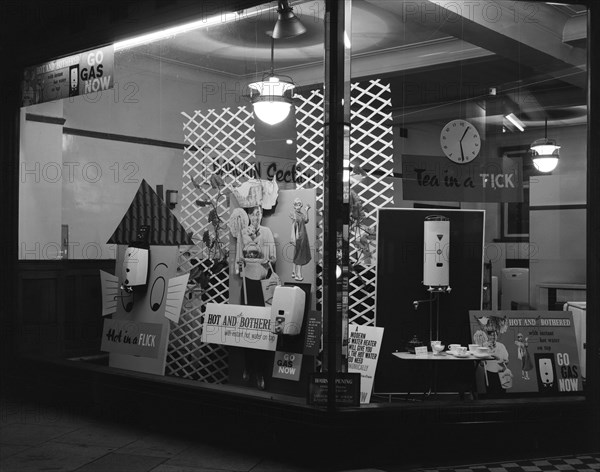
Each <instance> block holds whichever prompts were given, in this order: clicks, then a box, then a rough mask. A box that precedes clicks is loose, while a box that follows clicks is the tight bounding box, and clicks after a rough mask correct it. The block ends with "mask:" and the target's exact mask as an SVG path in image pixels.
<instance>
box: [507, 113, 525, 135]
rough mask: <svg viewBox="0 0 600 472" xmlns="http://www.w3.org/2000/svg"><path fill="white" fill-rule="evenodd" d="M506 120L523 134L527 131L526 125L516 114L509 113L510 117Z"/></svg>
mask: <svg viewBox="0 0 600 472" xmlns="http://www.w3.org/2000/svg"><path fill="white" fill-rule="evenodd" d="M505 118H506V119H507V120H508V121H510V122H511V123H512V124H513V125H515V127H516V128H517V129H518V130H519V131H521V132H523V131H525V125H524V124H523V122H522V121H521V120H519V119H518V118H517V117H516V116H515V114H514V113H509V114H508V115H506V116H505Z"/></svg>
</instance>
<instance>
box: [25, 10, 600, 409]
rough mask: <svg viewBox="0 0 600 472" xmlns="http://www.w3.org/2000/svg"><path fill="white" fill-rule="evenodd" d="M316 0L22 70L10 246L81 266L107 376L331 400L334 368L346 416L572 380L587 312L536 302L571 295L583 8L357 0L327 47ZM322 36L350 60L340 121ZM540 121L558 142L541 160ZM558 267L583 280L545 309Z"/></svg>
mask: <svg viewBox="0 0 600 472" xmlns="http://www.w3.org/2000/svg"><path fill="white" fill-rule="evenodd" d="M335 3H336V2H324V1H297V2H291V4H292V5H291V6H290V5H289V2H267V3H263V4H260V5H258V4H256V5H254V4H253V8H254V10H253V9H252V8H248V9H245V10H240V11H239V12H236V13H235V14H231V12H227V14H225V13H224V12H221V13H223V15H221V20H218V19H215V18H217V17H219V15H217V14H215V15H214V18H213V16H212V15H210V16H209V17H208V18H206V21H205V22H204V23H203V22H197V21H193V22H191V23H190V25H193V26H189V27H188V29H186V30H185V31H183V32H179V33H172V34H169V35H167V36H164V37H160V38H159V39H156V38H148V39H147V40H146V41H141V40H140V42H137V43H136V44H134V45H130V44H129V43H121V42H120V41H117V42H115V44H111V45H105V46H101V45H98V47H97V48H88V49H87V50H86V52H83V53H80V54H77V55H73V54H71V55H65V56H64V57H63V56H61V57H59V58H46V59H48V60H46V61H44V62H40V64H38V66H37V67H35V66H34V67H31V66H30V67H28V68H26V69H25V70H24V82H23V83H24V89H23V94H22V100H23V107H22V108H21V125H22V126H21V130H20V154H19V158H20V162H19V164H20V166H21V171H22V172H21V180H20V184H19V186H20V190H19V192H20V197H21V198H20V202H19V205H20V206H19V213H20V217H21V221H20V234H19V243H20V244H21V248H23V250H22V251H21V260H22V261H25V260H27V259H28V257H29V256H30V255H32V254H33V252H32V251H33V249H32V248H34V247H36V246H35V244H36V243H37V244H39V246H40V247H42V248H45V250H43V251H42V250H40V251H37V252H36V254H35V257H32V259H36V260H38V261H39V260H42V259H59V260H61V261H63V262H64V261H65V260H67V259H68V258H71V259H82V260H83V259H86V262H88V263H89V264H90V265H91V266H93V269H94V272H95V273H97V274H99V275H98V280H97V288H98V296H97V297H96V298H94V297H89V299H90V300H93V301H90V304H92V303H93V304H94V305H95V309H97V312H98V317H100V318H101V319H102V326H101V328H100V329H99V330H98V329H96V331H95V332H94V334H93V336H92V337H93V340H92V341H90V343H89V345H93V346H94V348H93V349H89V348H88V350H89V351H90V352H86V353H85V356H96V357H95V358H96V359H101V361H100V362H101V363H103V364H104V365H103V367H104V368H106V369H108V370H109V372H110V369H115V370H116V369H122V370H126V371H130V372H131V371H136V372H140V373H144V374H151V375H154V376H156V377H157V378H158V377H160V381H161V382H169V381H172V380H176V381H181V382H183V381H186V382H187V381H189V382H194V383H195V385H198V386H199V387H206V386H209V387H210V388H214V389H222V390H223V391H228V390H227V389H230V388H231V389H235V390H233V391H235V392H236V395H237V394H238V393H239V392H242V395H247V396H248V397H249V398H255V397H259V398H269V401H272V402H278V401H280V402H282V403H285V402H290V403H294V404H302V405H303V406H305V405H307V404H311V405H316V406H318V407H320V406H329V407H330V408H331V407H332V405H331V402H332V395H331V392H330V391H328V389H327V384H328V382H330V381H331V380H335V381H336V382H339V385H340V386H339V387H336V389H338V390H339V392H338V400H339V401H340V404H341V405H342V406H357V405H361V406H360V407H359V408H362V409H363V410H366V409H367V408H366V405H367V404H375V403H377V404H378V405H377V406H382V407H386V408H387V407H389V408H393V407H394V406H395V404H394V402H395V401H396V400H398V399H400V400H399V401H404V399H406V398H409V399H411V400H412V399H413V398H411V397H410V394H413V393H414V392H419V393H422V392H426V393H427V395H425V396H426V397H427V396H428V395H429V393H431V392H433V391H435V393H440V394H443V395H445V396H442V399H441V401H444V400H445V399H451V400H452V401H454V400H461V401H465V397H467V399H468V401H472V402H474V403H475V404H477V405H481V404H483V405H485V403H480V402H485V401H487V400H488V399H489V398H495V399H497V397H502V395H504V394H505V393H506V394H510V395H507V396H508V397H510V398H516V397H519V398H524V399H527V400H529V399H531V398H539V397H553V396H561V397H568V395H562V394H563V393H571V394H573V396H575V395H578V396H584V397H585V395H587V394H588V392H587V391H586V388H588V385H589V383H587V381H586V382H584V380H586V378H591V377H590V376H592V375H593V373H592V372H593V369H590V363H589V359H588V363H587V371H585V370H584V369H585V367H586V362H585V361H586V359H584V358H582V357H581V356H582V353H585V350H586V349H585V344H584V341H582V339H586V329H585V326H586V323H585V321H584V323H580V318H581V317H582V316H583V317H585V316H587V315H585V314H584V315H580V314H578V315H577V316H576V318H575V319H574V318H573V317H572V316H571V314H570V313H569V312H568V311H560V312H559V311H555V310H556V307H559V308H561V310H562V307H563V305H564V304H565V303H566V304H570V305H569V306H572V304H573V303H578V302H579V303H585V299H586V295H588V293H589V291H588V290H586V288H587V287H589V283H590V281H589V280H588V279H587V278H588V276H589V271H588V267H589V264H590V253H589V252H588V247H589V246H588V239H589V237H588V236H587V235H586V234H585V232H584V231H583V230H582V228H585V227H587V225H588V224H589V221H588V211H589V210H590V206H591V205H596V204H597V202H596V201H588V193H587V190H586V189H587V187H586V185H589V184H586V182H588V180H589V179H588V172H589V169H588V161H587V157H586V156H587V155H588V154H589V152H590V151H589V138H588V129H589V123H588V114H589V110H588V108H587V107H588V98H589V97H588V94H589V91H588V88H587V85H586V77H587V75H586V74H588V71H587V67H588V65H587V59H586V58H587V56H586V53H587V48H588V41H589V40H588V30H587V26H584V23H585V21H584V20H585V19H587V15H588V14H589V11H588V8H587V7H585V6H578V7H576V6H575V5H572V8H568V7H565V6H564V5H562V6H561V5H557V4H554V3H551V2H534V4H535V5H536V10H535V12H536V14H539V15H541V17H543V18H544V19H546V20H548V19H551V20H552V21H545V23H544V24H548V25H550V26H547V27H543V28H542V27H541V26H540V25H541V22H540V23H538V22H532V23H527V25H525V22H522V21H521V22H520V23H519V27H520V29H519V31H518V32H517V31H516V30H515V28H516V26H514V24H515V21H516V19H520V20H523V18H524V15H525V16H526V13H527V9H526V7H525V6H524V5H522V3H523V2H505V1H499V2H484V3H485V4H486V5H487V6H488V9H487V10H481V9H478V8H474V10H473V11H472V12H471V13H472V14H471V16H469V14H467V13H466V12H465V11H464V10H463V9H462V8H459V9H458V10H456V11H455V10H453V9H452V8H451V7H449V6H448V5H446V4H444V2H408V1H397V2H388V1H380V0H354V1H352V2H347V5H346V2H345V5H346V10H345V13H344V15H345V16H344V19H345V20H348V21H347V23H348V24H347V25H346V27H347V30H345V31H346V34H347V38H348V41H347V43H346V44H345V45H343V46H342V45H341V44H337V45H332V44H331V43H330V42H329V41H330V40H331V38H329V37H328V36H327V37H326V34H329V30H328V27H329V25H328V23H327V21H328V17H327V14H329V13H330V10H331V8H333V5H335ZM463 3H464V2H457V5H459V6H465V5H466V4H465V5H463ZM281 4H288V5H287V7H289V8H290V10H288V9H287V8H284V9H283V10H282V5H281ZM278 8H279V10H278ZM427 8H430V9H431V12H430V13H431V14H425V13H422V12H429V10H427ZM491 8H495V9H496V10H494V11H497V12H499V13H498V14H497V17H495V21H490V18H489V17H482V15H484V16H485V15H489V14H491ZM291 9H293V15H292V16H290V12H292V10H291ZM284 10H285V12H287V13H286V15H287V17H286V16H285V15H283V14H282V11H284ZM213 13H214V12H213ZM217 13H219V12H217ZM421 13H422V14H421ZM433 13H435V14H433ZM282 15H283V16H282ZM436 15H437V16H436ZM276 17H279V20H280V21H282V20H285V18H287V20H286V21H291V22H293V23H294V24H295V25H296V27H295V28H292V30H291V31H292V32H291V33H290V34H289V35H288V34H286V33H277V34H275V32H274V28H275V30H279V29H281V28H282V27H283V26H282V24H281V23H280V22H278V21H277V19H276ZM350 19H351V20H352V21H350ZM449 19H451V20H452V21H450V20H449ZM191 20H197V18H193V19H192V18H191V19H190V21H191ZM276 24H277V25H279V26H277V27H276V26H275V25H276ZM299 24H300V25H302V27H299V26H298V25H299ZM458 26H460V28H458ZM284 30H285V28H284ZM549 30H552V31H551V32H549ZM568 31H570V32H571V34H572V39H568V38H567V36H564V34H563V33H565V32H568ZM399 32H401V34H400V33H399ZM537 35H543V40H538V39H536V38H537V37H538V36H537ZM326 38H327V41H326V40H325V39H326ZM557 38H559V39H557ZM544 43H548V44H551V45H552V46H546V45H544ZM327 48H339V51H340V52H343V53H345V56H344V60H346V61H347V63H346V64H345V66H346V73H347V75H348V79H349V80H348V81H347V83H346V84H345V85H346V88H344V87H339V90H343V91H344V93H346V94H347V96H348V97H349V100H348V101H347V102H344V104H343V106H344V107H345V111H347V115H348V117H347V118H348V119H344V120H343V121H344V123H343V126H344V127H345V128H344V133H343V137H341V136H338V134H340V133H337V132H336V131H334V128H333V126H335V125H340V126H342V123H341V121H342V120H339V119H338V118H335V117H337V115H335V114H334V115H332V116H334V118H333V122H334V123H332V122H331V120H332V118H331V116H330V115H331V110H330V106H329V105H330V104H329V103H326V100H327V98H328V97H330V96H329V95H327V93H326V92H330V91H331V90H330V89H331V84H330V82H329V81H330V79H331V77H333V75H332V73H331V64H329V62H327V64H325V63H324V61H325V59H324V58H325V57H329V56H327V55H326V54H325V51H326V50H327ZM336 50H337V49H336ZM521 53H522V55H521ZM549 58H551V59H552V60H547V59H549ZM50 59H52V61H50ZM342 62H343V61H342ZM51 64H53V65H51ZM275 64H276V65H277V69H276V70H277V74H276V73H275ZM92 70H93V71H94V72H93V73H92ZM73 71H75V72H73ZM84 71H85V72H84ZM51 72H53V75H54V77H51V76H50V73H51ZM342 72H343V71H342ZM56 74H58V76H57V75H56ZM69 74H74V75H72V76H70V75H69ZM92 75H93V77H92ZM75 76H77V77H75ZM73 77H75V78H77V81H75V79H73V82H72V83H71V82H68V80H69V78H73ZM286 77H287V78H289V77H293V80H291V79H290V81H288V80H287V79H286ZM261 78H263V79H264V80H261ZM52 80H54V82H52V84H54V85H52V87H54V89H51V88H49V87H50V86H49V84H50V83H51V81H52ZM56 80H58V82H56ZM86 80H88V81H89V80H92V81H93V80H96V82H93V83H92V84H91V85H90V84H88V85H86V84H87V82H86ZM336 80H337V79H336ZM35 81H37V84H38V85H37V88H38V89H39V88H40V87H42V88H43V89H44V90H43V91H42V90H41V89H40V90H37V89H36V88H35V87H33V85H32V84H33V83H34V82H35ZM338 82H340V83H341V82H342V80H341V79H339V80H338ZM340 83H338V84H337V86H339V85H340ZM40 84H41V85H40ZM65 84H67V85H69V84H71V85H69V87H70V89H69V90H67V85H65ZM73 84H75V85H73ZM93 84H100V85H98V86H96V85H93ZM257 84H258V85H257ZM275 85H276V86H275ZM342 85H343V84H342ZM328 86H329V88H330V89H327V87H328ZM73 87H75V88H73ZM86 87H87V88H86ZM124 87H127V90H128V91H132V94H131V95H127V96H125V97H124V96H123V94H122V92H123V90H124ZM269 87H271V88H272V90H271V89H269ZM257 88H259V89H260V94H259V95H258V96H257V94H256V89H257ZM32 89H34V90H33V91H32ZM96 89H97V90H96ZM36 90H37V91H36ZM49 90H54V92H55V93H56V94H57V95H56V97H55V98H57V99H56V100H48V99H47V98H48V96H49V95H48V94H49V93H50V91H49ZM339 90H338V91H339ZM42 92H43V93H42ZM109 92H110V93H111V95H110V96H109V94H108V93H109ZM119 94H120V95H119ZM272 104H275V105H283V108H284V113H282V114H281V115H277V113H276V111H273V109H271V108H270V105H272ZM275 108H277V106H275ZM540 135H544V136H545V138H544V140H545V141H548V140H552V141H553V142H554V143H559V146H560V148H559V149H558V148H557V149H553V150H552V152H551V153H548V154H547V157H548V156H549V157H551V158H552V159H554V157H552V156H555V157H558V155H560V160H559V161H558V165H557V166H556V167H555V168H554V169H553V170H551V171H546V169H540V166H539V165H537V164H536V163H535V162H534V160H533V158H534V157H535V158H537V157H539V156H540V155H545V154H544V152H545V151H544V150H539V149H538V150H537V151H536V153H537V154H534V153H533V152H532V151H531V149H532V146H533V144H535V143H538V141H539V140H540ZM334 138H340V142H342V143H344V146H343V149H337V151H336V152H337V153H338V154H339V156H338V157H340V159H339V160H340V162H341V163H342V166H341V168H339V169H338V168H337V166H336V165H334V166H333V167H332V163H331V162H325V156H326V155H327V153H326V149H328V152H330V151H331V150H330V148H326V146H330V142H331V140H332V139H334ZM342 138H343V139H342ZM545 141H544V142H545ZM538 144H539V143H538ZM534 147H535V146H534ZM42 151H44V152H42ZM546 151H547V150H546ZM540 153H541V154H540ZM40 156H42V157H40ZM336 162H337V161H336ZM57 169H58V170H57ZM331 169H333V171H332V170H331ZM56 170H57V171H56ZM54 171H56V173H52V172H54ZM332 181H335V182H336V184H339V187H338V186H337V185H336V188H335V189H333V190H331V188H330V187H331V186H330V184H331V182H332ZM330 191H334V192H336V193H335V195H334V196H331V195H329V192H330ZM170 196H173V198H171V197H170ZM175 196H176V197H175ZM332 202H334V204H332ZM509 215H513V216H512V217H511V216H509ZM514 215H517V216H518V218H515V217H514ZM509 220H510V221H509ZM509 223H510V224H509ZM331 232H334V233H335V238H336V245H335V247H332V246H331V241H332V239H331V238H330V239H327V238H328V236H330V235H331V234H332V233H331ZM32 235H39V237H38V236H35V237H34V236H32ZM36 238H37V239H39V241H37V240H36ZM57 242H58V243H57ZM63 246H66V249H65V247H63ZM90 248H93V249H94V251H95V253H94V254H96V253H97V257H88V255H89V254H90ZM65 250H66V252H65ZM113 260H114V271H113V272H112V273H109V272H107V271H106V269H105V266H102V267H103V268H104V269H103V270H102V271H100V270H99V269H100V264H99V262H100V261H103V262H105V263H106V262H107V261H109V263H110V264H112V261H113ZM333 260H335V261H336V263H335V264H332V263H331V261H333ZM94 264H96V265H98V267H96V266H95V265H94ZM332 274H337V278H336V279H335V284H336V285H335V286H332V282H333V279H334V277H333V275H332ZM554 285H559V286H561V287H578V289H577V290H578V292H577V293H573V292H567V293H565V294H564V295H563V294H559V296H558V298H557V299H553V300H552V305H553V306H549V303H548V301H547V297H546V290H547V289H548V287H552V286H554ZM49 290H51V289H49ZM561 290H562V289H561ZM565 290H566V289H565ZM23 293H27V292H26V291H22V292H21V294H23ZM553 293H554V292H553ZM42 298H43V297H42ZM332 300H335V303H332ZM332 306H336V310H332V309H331V307H332ZM584 313H585V311H584ZM333 324H335V326H332V325H333ZM580 326H584V328H578V327H580ZM587 326H589V324H588V325H587ZM338 327H341V328H342V329H341V332H339V330H338ZM550 328H552V329H550ZM576 328H577V329H579V331H577V330H576ZM581 329H583V332H580V331H581ZM331 333H334V336H332V335H331ZM28 335H29V334H26V335H25V336H28ZM330 336H331V337H330ZM332 338H333V339H332ZM587 339H588V340H589V339H590V333H589V331H588V332H587ZM23 343H24V345H31V344H33V341H31V340H28V339H25V340H24V342H23ZM89 345H88V346H89ZM65 352H66V351H63V354H65ZM85 356H83V357H85ZM63 357H67V356H66V354H65V355H63ZM332 358H334V359H333V360H331V359H332ZM332 366H336V367H335V372H333V374H332V375H328V374H331V370H332ZM434 373H435V375H434ZM342 385H343V386H342ZM336 391H337V390H336ZM268 394H272V396H271V397H268ZM278 395H281V396H278ZM469 395H470V396H469ZM427 399H429V398H427ZM436 400H440V398H436ZM333 406H335V405H333Z"/></svg>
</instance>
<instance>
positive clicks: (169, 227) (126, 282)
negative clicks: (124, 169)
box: [101, 180, 193, 375]
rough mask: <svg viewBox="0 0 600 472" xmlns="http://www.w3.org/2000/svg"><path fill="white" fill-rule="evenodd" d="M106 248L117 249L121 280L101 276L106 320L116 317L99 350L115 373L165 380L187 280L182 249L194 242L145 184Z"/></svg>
mask: <svg viewBox="0 0 600 472" xmlns="http://www.w3.org/2000/svg"><path fill="white" fill-rule="evenodd" d="M141 240H143V241H141ZM108 242H109V243H116V244H118V250H117V262H116V268H117V269H116V271H115V272H116V274H118V275H116V276H115V275H111V274H108V273H106V272H102V271H101V282H102V301H103V306H102V316H107V315H111V314H112V318H111V319H105V321H104V330H103V333H102V346H101V349H102V350H104V351H108V352H110V358H109V365H110V366H111V367H119V368H122V369H128V370H135V371H138V372H148V373H154V374H159V375H164V371H165V362H166V353H167V343H168V339H169V330H170V325H169V320H171V321H173V322H175V323H176V322H178V321H179V313H180V311H181V305H182V303H183V296H184V294H185V289H186V285H187V281H188V278H189V274H185V275H182V276H177V261H178V257H179V245H191V244H193V242H192V240H191V237H190V235H188V234H187V233H186V232H185V229H184V228H183V227H182V226H181V224H180V223H179V222H178V221H177V219H176V218H175V216H174V215H173V214H172V213H171V211H170V209H169V208H168V207H167V205H166V204H165V203H164V202H163V201H162V200H161V199H160V197H159V196H158V195H157V194H156V192H154V190H153V189H152V188H151V187H150V186H149V185H148V183H147V182H146V181H145V180H144V181H142V183H141V185H140V188H139V189H138V192H137V193H136V195H135V197H134V199H133V201H132V203H131V205H130V207H129V209H128V210H127V212H126V213H125V215H124V216H123V219H122V220H121V223H120V224H119V226H118V227H117V229H116V230H115V232H114V233H113V235H112V237H111V238H110V240H109V241H108Z"/></svg>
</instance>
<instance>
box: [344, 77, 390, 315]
mask: <svg viewBox="0 0 600 472" xmlns="http://www.w3.org/2000/svg"><path fill="white" fill-rule="evenodd" d="M350 90H351V97H350V98H351V101H350V103H351V108H350V110H351V111H350V167H354V166H356V165H358V166H360V167H361V168H362V169H363V170H364V171H365V172H366V174H367V176H366V178H364V179H363V180H362V181H361V182H357V183H355V184H353V186H352V189H353V190H354V191H355V192H356V193H357V194H358V195H359V197H360V199H361V201H362V205H363V210H364V212H365V218H364V220H363V223H364V224H365V225H367V226H371V227H374V225H375V223H376V219H377V209H378V208H381V207H384V206H387V205H389V204H391V203H393V201H394V188H393V181H392V175H393V171H394V169H393V165H394V162H393V136H392V113H391V111H390V107H391V105H392V99H391V88H390V85H389V84H386V83H383V82H382V81H380V80H379V79H377V80H370V81H365V82H355V83H353V84H351V88H350ZM371 253H372V255H373V262H374V261H375V260H376V254H375V244H374V241H372V242H371ZM358 254H359V249H358V248H357V246H356V244H355V242H354V241H352V240H351V241H350V261H353V260H356V259H358V258H359V257H358ZM359 262H360V261H359ZM375 269H376V268H375V265H374V264H370V265H367V264H365V265H363V264H359V265H358V266H357V272H352V276H351V278H350V307H349V313H350V314H349V320H348V321H349V322H350V323H356V324H361V325H362V324H367V325H374V324H375V317H374V315H375V273H376V270H375Z"/></svg>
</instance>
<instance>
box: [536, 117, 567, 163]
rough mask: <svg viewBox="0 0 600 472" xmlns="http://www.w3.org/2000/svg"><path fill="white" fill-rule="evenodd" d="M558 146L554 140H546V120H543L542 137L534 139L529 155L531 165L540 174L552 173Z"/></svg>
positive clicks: (556, 161)
mask: <svg viewBox="0 0 600 472" xmlns="http://www.w3.org/2000/svg"><path fill="white" fill-rule="evenodd" d="M559 149H560V146H557V144H556V140H555V139H551V138H548V119H547V118H546V120H545V125H544V137H543V138H540V139H536V140H535V141H534V142H533V143H532V144H531V148H530V151H531V154H532V158H533V165H534V166H535V168H536V169H537V170H539V171H540V172H552V171H553V170H554V169H556V166H557V165H558V156H559Z"/></svg>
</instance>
